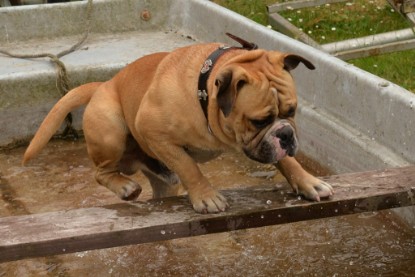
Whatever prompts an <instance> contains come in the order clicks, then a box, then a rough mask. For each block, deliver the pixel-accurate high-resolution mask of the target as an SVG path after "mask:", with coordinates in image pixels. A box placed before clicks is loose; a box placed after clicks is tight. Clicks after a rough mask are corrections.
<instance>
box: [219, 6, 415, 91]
mask: <svg viewBox="0 0 415 277" xmlns="http://www.w3.org/2000/svg"><path fill="white" fill-rule="evenodd" d="M214 2H216V3H217V4H220V5H222V6H224V7H226V8H228V9H231V10H233V11H235V12H237V13H240V14H242V15H244V16H246V17H248V18H250V19H252V20H254V21H256V22H258V23H260V24H263V25H268V16H267V11H266V5H271V4H273V3H276V2H278V1H277V0H214ZM280 2H281V0H280ZM280 15H282V16H284V17H285V18H286V19H287V20H289V21H290V22H291V23H292V24H294V25H295V26H296V27H298V28H301V30H302V31H303V32H305V33H306V34H308V35H309V36H310V37H311V38H313V39H314V40H315V41H316V42H318V43H320V44H325V43H329V42H333V41H340V40H344V39H350V38H357V37H363V36H368V35H373V34H378V33H383V32H388V31H394V30H400V29H404V28H408V27H410V26H411V25H410V23H409V22H408V21H407V20H405V19H404V18H403V17H402V16H401V15H400V14H398V13H397V12H395V11H394V10H393V9H392V8H391V6H390V5H389V4H388V3H387V2H386V0H373V1H372V0H369V1H367V0H354V1H349V2H343V3H336V4H326V5H322V6H316V7H312V8H304V9H296V10H287V11H284V12H280ZM348 62H350V63H353V64H354V65H356V66H357V67H360V68H362V69H364V70H366V71H368V72H371V73H373V74H375V75H377V76H380V77H382V78H385V79H387V80H390V81H391V82H394V83H396V84H398V85H400V86H402V87H404V88H406V89H408V90H411V91H413V92H415V50H414V49H413V50H408V51H402V52H395V53H390V54H384V55H380V56H374V57H368V58H361V59H356V60H350V61H348Z"/></svg>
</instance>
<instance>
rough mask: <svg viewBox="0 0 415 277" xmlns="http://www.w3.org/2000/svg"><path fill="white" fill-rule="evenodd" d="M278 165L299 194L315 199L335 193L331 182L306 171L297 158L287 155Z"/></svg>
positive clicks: (318, 199)
mask: <svg viewBox="0 0 415 277" xmlns="http://www.w3.org/2000/svg"><path fill="white" fill-rule="evenodd" d="M276 166H277V168H278V169H279V170H280V171H281V173H282V174H283V175H284V177H285V178H286V179H287V181H288V183H290V185H291V187H292V188H293V190H294V191H295V192H296V193H297V194H301V195H303V196H304V197H305V198H307V199H309V200H314V201H320V198H322V197H328V196H330V195H333V188H332V187H331V185H330V184H328V183H326V182H324V181H322V180H320V179H318V178H316V177H314V176H313V175H311V174H310V173H308V172H307V171H305V170H304V168H303V167H302V166H301V165H300V164H299V163H298V162H297V160H296V159H295V158H293V157H285V158H283V159H282V160H280V161H279V162H278V164H276Z"/></svg>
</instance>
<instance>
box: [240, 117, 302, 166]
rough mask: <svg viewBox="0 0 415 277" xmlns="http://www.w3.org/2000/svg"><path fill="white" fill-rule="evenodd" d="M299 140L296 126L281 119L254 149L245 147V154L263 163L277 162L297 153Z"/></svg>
mask: <svg viewBox="0 0 415 277" xmlns="http://www.w3.org/2000/svg"><path fill="white" fill-rule="evenodd" d="M297 150H298V142H297V136H296V132H295V129H294V127H293V126H292V125H291V124H290V123H289V122H288V121H287V120H279V121H278V122H276V123H274V125H273V126H272V127H271V128H270V129H269V130H268V131H267V133H266V134H265V135H264V137H263V138H262V140H261V141H260V142H259V143H258V145H257V146H256V147H255V148H253V149H244V152H245V155H247V156H248V157H249V158H250V159H252V160H255V161H258V162H261V163H267V164H268V163H276V162H278V161H279V160H281V159H283V158H284V157H286V156H287V155H288V156H290V157H292V156H294V155H295V154H296V153H297Z"/></svg>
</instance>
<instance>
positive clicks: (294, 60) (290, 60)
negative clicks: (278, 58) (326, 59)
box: [284, 54, 315, 71]
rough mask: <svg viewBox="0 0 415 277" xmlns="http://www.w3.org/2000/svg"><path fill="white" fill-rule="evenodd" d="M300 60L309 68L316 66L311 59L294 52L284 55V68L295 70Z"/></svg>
mask: <svg viewBox="0 0 415 277" xmlns="http://www.w3.org/2000/svg"><path fill="white" fill-rule="evenodd" d="M300 62H301V63H303V64H304V65H305V66H306V67H307V68H308V69H311V70H313V69H315V66H314V65H313V64H312V63H311V62H310V61H309V60H307V59H305V58H303V57H301V56H298V55H294V54H287V55H286V56H285V57H284V69H285V70H287V71H290V70H293V69H295V68H296V67H297V66H298V64H299V63H300Z"/></svg>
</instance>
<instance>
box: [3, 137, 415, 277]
mask: <svg viewBox="0 0 415 277" xmlns="http://www.w3.org/2000/svg"><path fill="white" fill-rule="evenodd" d="M23 152H24V148H17V149H14V150H10V151H3V152H1V153H0V177H1V178H0V193H1V198H0V216H2V217H5V216H11V215H20V214H31V213H42V212H48V211H58V210H65V209H75V208H82V207H92V206H100V205H106V204H113V203H119V202H121V200H119V199H118V198H117V197H116V196H114V195H113V194H112V193H111V192H110V191H108V190H107V189H106V188H104V187H102V186H100V185H98V184H96V183H95V181H94V179H93V172H94V170H93V164H92V162H91V161H90V160H89V159H88V157H87V154H86V147H85V143H84V142H83V141H82V140H81V141H78V142H65V141H58V140H55V141H52V142H50V143H49V144H48V146H47V147H46V148H45V149H44V151H43V152H42V153H41V155H40V156H39V157H38V158H36V159H35V160H33V161H32V162H31V163H30V164H29V165H28V166H26V167H21V166H20V163H21V158H22V155H23ZM301 160H302V161H303V163H304V164H305V165H307V167H308V168H309V169H310V170H311V171H313V172H314V173H317V174H318V175H325V174H328V173H329V172H328V171H326V170H324V169H323V168H321V167H320V166H318V165H317V164H315V163H313V162H312V161H310V160H308V159H306V158H305V157H302V158H301ZM201 168H202V171H203V172H204V173H205V174H206V176H207V177H208V178H209V180H210V181H211V182H212V184H214V185H216V186H218V187H220V188H235V187H249V186H255V185H259V184H275V183H277V182H281V181H283V180H284V178H283V177H282V176H281V175H280V174H279V173H278V172H277V171H276V170H275V169H274V167H272V166H268V165H261V164H258V163H255V162H252V161H249V160H248V159H247V158H245V157H244V156H243V155H240V154H225V155H223V156H221V157H220V158H218V159H216V160H214V161H211V162H208V163H206V164H203V165H201ZM134 178H136V179H137V180H138V181H139V182H140V184H141V185H142V187H143V192H142V194H141V195H140V197H139V199H140V200H146V199H149V198H151V190H150V187H149V184H148V182H147V180H146V179H145V178H144V177H143V175H142V174H141V173H138V174H136V175H135V176H134ZM287 187H288V184H287ZM0 239H1V238H0ZM293 275H298V276H415V230H414V229H413V228H410V227H409V226H407V225H405V224H403V223H402V222H401V221H400V219H399V218H397V217H396V216H395V215H394V213H392V212H391V211H383V212H375V213H372V212H371V213H363V214H358V215H351V216H341V217H335V218H326V219H321V220H313V221H305V222H298V223H292V224H285V225H279V226H271V227H263V228H258V229H251V230H240V231H234V232H229V233H222V234H213V235H206V236H200V237H193V238H185V239H176V240H171V241H165V242H157V243H148V244H142V245H133V246H124V247H116V248H111V249H102V250H94V251H85V252H79V253H74V254H66V255H59V256H52V257H45V258H36V259H26V260H21V261H15V262H7V263H2V264H0V277H3V276H293Z"/></svg>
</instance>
